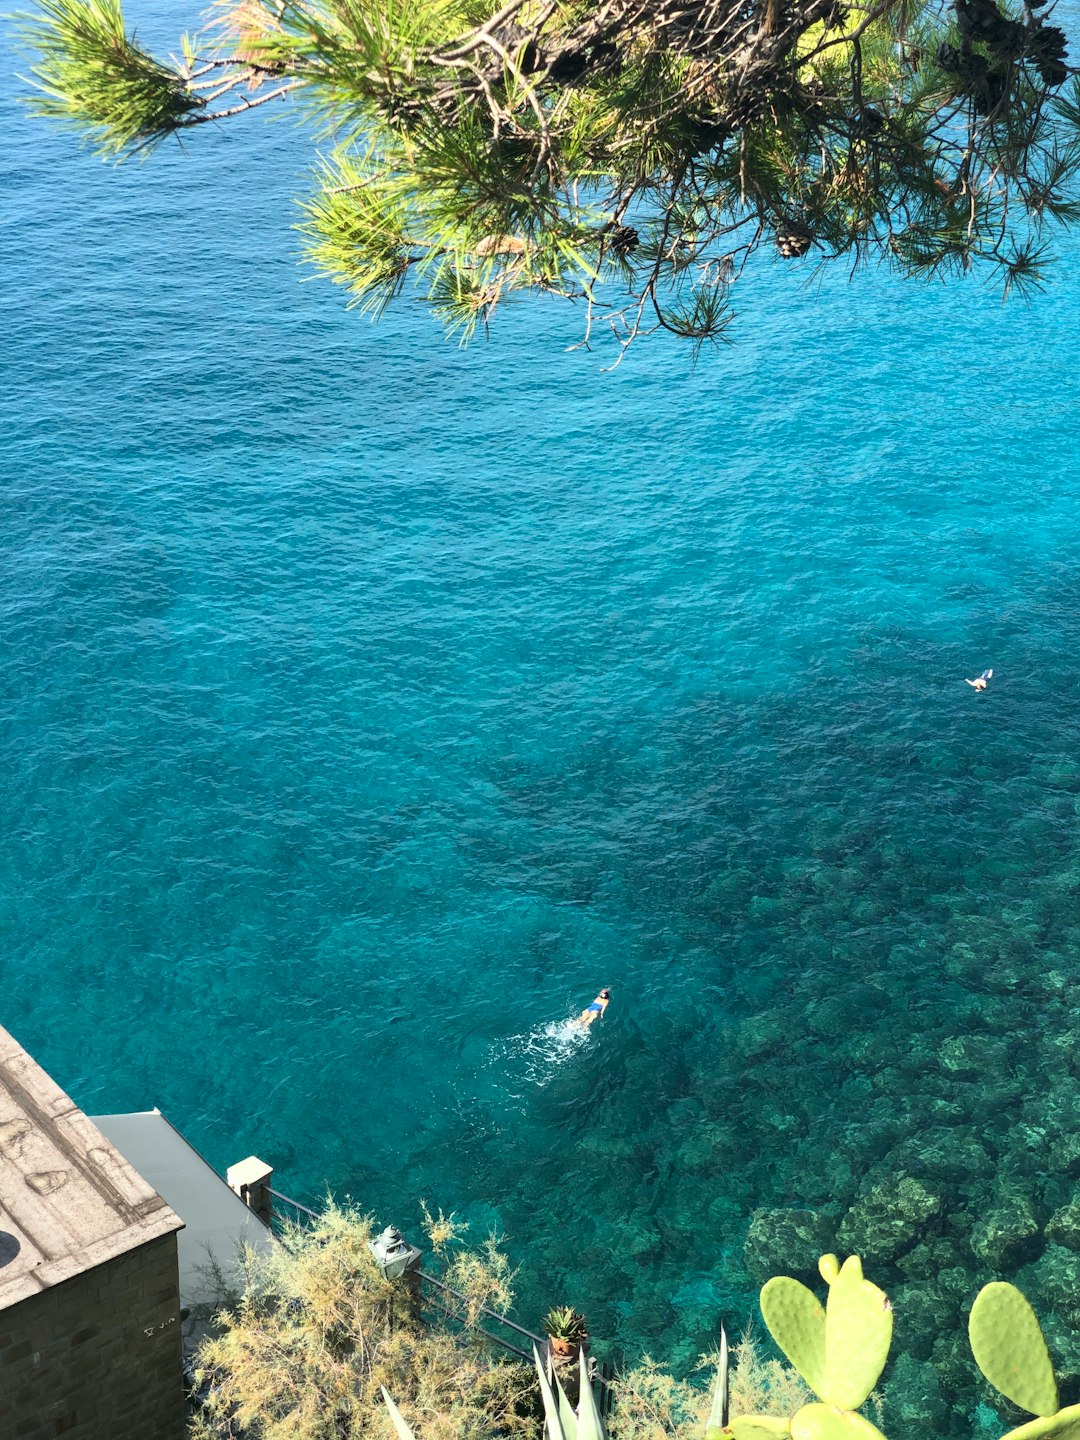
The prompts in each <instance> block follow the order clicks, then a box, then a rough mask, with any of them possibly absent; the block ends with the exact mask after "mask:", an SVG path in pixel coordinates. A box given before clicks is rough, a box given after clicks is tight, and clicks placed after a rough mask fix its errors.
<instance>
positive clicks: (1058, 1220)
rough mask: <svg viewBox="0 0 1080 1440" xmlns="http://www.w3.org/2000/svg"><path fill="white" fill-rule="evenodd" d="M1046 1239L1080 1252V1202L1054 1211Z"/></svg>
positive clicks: (1048, 1223)
mask: <svg viewBox="0 0 1080 1440" xmlns="http://www.w3.org/2000/svg"><path fill="white" fill-rule="evenodd" d="M1046 1238H1047V1239H1048V1240H1052V1241H1053V1242H1054V1244H1055V1245H1064V1246H1065V1248H1066V1249H1068V1250H1080V1200H1073V1201H1072V1202H1071V1204H1068V1205H1063V1206H1062V1207H1061V1209H1060V1210H1055V1211H1054V1213H1053V1215H1051V1216H1050V1219H1049V1220H1048V1221H1047V1224H1046Z"/></svg>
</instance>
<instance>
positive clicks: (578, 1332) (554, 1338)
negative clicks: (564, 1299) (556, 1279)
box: [544, 1305, 589, 1360]
mask: <svg viewBox="0 0 1080 1440" xmlns="http://www.w3.org/2000/svg"><path fill="white" fill-rule="evenodd" d="M544 1329H545V1330H546V1331H547V1336H548V1343H549V1345H550V1346H551V1353H552V1355H556V1356H559V1357H563V1356H565V1357H566V1358H568V1359H570V1358H573V1359H575V1360H576V1359H577V1354H578V1351H579V1350H580V1349H581V1347H582V1345H584V1344H585V1342H586V1340H588V1338H589V1328H588V1326H587V1325H586V1323H585V1316H584V1315H580V1314H579V1313H578V1312H577V1311H576V1310H575V1309H574V1308H573V1307H572V1306H570V1305H556V1306H554V1307H553V1308H552V1309H551V1310H549V1311H548V1313H547V1314H546V1315H545V1316H544Z"/></svg>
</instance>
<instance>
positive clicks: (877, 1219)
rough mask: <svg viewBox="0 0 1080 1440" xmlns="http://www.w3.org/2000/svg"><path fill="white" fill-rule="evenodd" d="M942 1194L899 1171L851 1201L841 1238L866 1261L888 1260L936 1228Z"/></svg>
mask: <svg viewBox="0 0 1080 1440" xmlns="http://www.w3.org/2000/svg"><path fill="white" fill-rule="evenodd" d="M941 1207H942V1201H941V1196H940V1195H938V1194H936V1193H935V1192H934V1191H933V1190H930V1189H928V1188H927V1187H926V1185H924V1184H923V1183H922V1181H921V1180H917V1179H916V1178H915V1177H914V1176H913V1175H898V1176H895V1177H893V1178H889V1179H886V1180H884V1181H882V1182H881V1183H880V1184H878V1185H873V1186H871V1188H870V1189H869V1190H867V1191H866V1193H865V1194H864V1195H861V1196H860V1197H859V1199H858V1200H856V1201H855V1204H854V1205H852V1207H851V1209H850V1210H849V1211H848V1213H847V1215H846V1216H845V1217H844V1220H843V1222H842V1223H841V1225H840V1230H839V1235H838V1239H839V1241H840V1244H841V1246H842V1247H843V1249H844V1250H845V1251H846V1252H847V1253H848V1254H849V1255H861V1256H862V1258H863V1261H864V1262H865V1263H866V1264H867V1265H870V1266H872V1265H874V1264H877V1263H882V1262H889V1261H893V1260H895V1259H896V1257H897V1256H899V1255H902V1254H903V1253H904V1251H905V1250H910V1249H911V1247H912V1245H914V1244H915V1242H916V1241H917V1240H919V1239H921V1238H922V1237H923V1236H924V1234H925V1233H927V1232H929V1231H932V1230H934V1229H936V1226H935V1224H934V1222H935V1221H936V1219H937V1217H938V1215H939V1214H940V1213H941Z"/></svg>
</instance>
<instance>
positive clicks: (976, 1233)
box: [971, 1190, 1043, 1271]
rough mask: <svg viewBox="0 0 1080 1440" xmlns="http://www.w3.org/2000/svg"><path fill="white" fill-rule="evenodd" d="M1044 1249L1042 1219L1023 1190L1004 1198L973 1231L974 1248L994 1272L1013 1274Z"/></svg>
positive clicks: (999, 1200) (1001, 1198)
mask: <svg viewBox="0 0 1080 1440" xmlns="http://www.w3.org/2000/svg"><path fill="white" fill-rule="evenodd" d="M1042 1247H1043V1238H1042V1231H1041V1229H1040V1226H1039V1216H1038V1213H1037V1211H1036V1207H1035V1202H1034V1200H1033V1199H1032V1197H1031V1196H1030V1195H1029V1194H1028V1193H1027V1192H1026V1191H1023V1190H1011V1191H1008V1192H1006V1193H1005V1194H1004V1195H1002V1196H1000V1198H999V1199H998V1201H997V1203H996V1204H995V1205H994V1206H993V1208H992V1209H991V1210H990V1212H989V1213H988V1214H987V1215H986V1216H985V1217H984V1218H983V1219H982V1220H980V1221H979V1222H978V1223H977V1224H976V1226H975V1228H974V1229H973V1230H972V1232H971V1248H972V1250H973V1251H974V1253H975V1255H976V1256H977V1257H978V1258H979V1259H980V1260H982V1261H984V1262H985V1263H986V1264H987V1265H989V1266H991V1268H992V1269H994V1270H997V1271H1012V1270H1015V1269H1016V1268H1017V1267H1018V1266H1020V1265H1023V1264H1025V1263H1026V1262H1027V1261H1028V1260H1033V1259H1034V1258H1035V1256H1037V1255H1038V1254H1039V1252H1040V1251H1041V1249H1042Z"/></svg>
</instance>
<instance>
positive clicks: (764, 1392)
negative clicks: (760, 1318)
mask: <svg viewBox="0 0 1080 1440" xmlns="http://www.w3.org/2000/svg"><path fill="white" fill-rule="evenodd" d="M728 1395H729V1397H730V1400H731V1413H732V1415H794V1414H795V1411H796V1410H799V1409H801V1407H802V1406H803V1405H807V1404H809V1403H810V1401H811V1400H813V1399H815V1396H814V1394H813V1393H812V1391H811V1390H810V1387H809V1386H808V1385H807V1384H806V1382H805V1380H803V1378H802V1377H801V1376H800V1375H799V1373H798V1371H797V1370H795V1369H794V1368H793V1367H792V1366H791V1365H787V1364H785V1362H784V1361H783V1360H772V1359H769V1358H768V1357H767V1356H766V1355H764V1354H763V1353H762V1347H761V1341H760V1340H759V1339H758V1337H757V1336H756V1335H755V1334H754V1332H753V1330H752V1329H751V1328H750V1327H749V1326H748V1327H747V1328H746V1330H744V1331H743V1335H742V1339H741V1340H740V1341H739V1343H738V1344H737V1345H736V1346H734V1365H733V1366H732V1373H731V1381H730V1384H729V1387H728Z"/></svg>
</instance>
